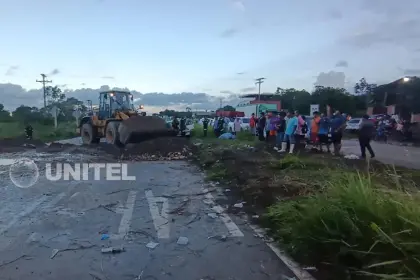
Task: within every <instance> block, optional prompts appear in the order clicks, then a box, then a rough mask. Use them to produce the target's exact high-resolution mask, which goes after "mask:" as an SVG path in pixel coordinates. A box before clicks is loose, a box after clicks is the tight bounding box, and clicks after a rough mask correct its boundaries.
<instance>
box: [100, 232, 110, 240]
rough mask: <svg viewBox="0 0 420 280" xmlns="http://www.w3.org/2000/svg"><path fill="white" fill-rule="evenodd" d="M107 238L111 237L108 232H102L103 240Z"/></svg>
mask: <svg viewBox="0 0 420 280" xmlns="http://www.w3.org/2000/svg"><path fill="white" fill-rule="evenodd" d="M107 239H109V234H106V233H104V234H102V236H101V240H107Z"/></svg>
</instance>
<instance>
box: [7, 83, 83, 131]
mask: <svg viewBox="0 0 420 280" xmlns="http://www.w3.org/2000/svg"><path fill="white" fill-rule="evenodd" d="M46 98H47V106H46V107H44V108H38V107H35V106H27V105H21V106H19V107H17V108H16V109H15V110H14V111H12V112H10V111H8V110H6V109H5V107H4V105H3V104H0V122H31V123H40V124H45V125H52V124H54V118H53V116H52V114H51V109H52V108H53V107H56V108H58V109H59V113H58V116H57V118H58V121H59V122H69V121H74V120H75V118H74V116H73V112H74V110H75V109H77V110H79V111H81V113H82V114H83V113H85V112H86V111H87V107H86V106H85V105H84V104H83V101H80V100H78V99H77V98H74V97H69V98H66V95H65V94H64V93H63V92H62V91H61V89H60V88H59V87H57V86H54V87H47V88H46Z"/></svg>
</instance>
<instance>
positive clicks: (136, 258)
mask: <svg viewBox="0 0 420 280" xmlns="http://www.w3.org/2000/svg"><path fill="white" fill-rule="evenodd" d="M56 156H58V155H56ZM71 156H76V155H71ZM71 156H70V155H68V156H66V157H67V158H69V157H71ZM51 157H52V156H51ZM76 157H77V156H76ZM77 160H78V159H77V158H76V159H74V161H76V162H77ZM79 160H86V157H83V156H80V158H79ZM43 164H44V163H42V162H41V163H38V166H40V165H41V166H42V165H43ZM3 169H4V168H3ZM40 169H41V170H42V169H43V168H42V167H41V168H40ZM3 171H4V170H3ZM128 175H130V176H136V180H134V181H107V180H106V179H105V178H104V176H101V178H100V179H99V180H94V178H93V176H92V174H89V178H88V180H86V181H75V180H71V181H65V180H58V181H55V182H52V181H48V180H46V178H45V175H44V174H42V172H41V175H40V177H39V178H38V181H37V183H36V184H35V185H34V186H32V187H29V188H18V187H16V186H15V185H14V184H13V183H12V182H11V181H10V179H9V177H8V174H7V172H3V173H1V172H0V197H1V199H2V202H1V207H0V279H2V280H3V279H19V280H33V279H43V280H49V279H61V280H74V279H77V280H85V279H86V280H88V279H89V280H91V279H100V280H102V279H103V280H106V279H110V280H111V279H118V280H125V279H127V280H134V279H155V280H157V279H158V280H165V279H168V280H169V279H171V280H199V279H206V280H210V279H214V280H248V279H249V280H251V279H252V280H256V279H273V280H285V279H293V277H294V275H293V273H292V272H291V271H290V270H289V269H288V268H287V267H286V265H285V264H284V263H282V262H281V261H280V260H279V258H278V257H277V256H276V255H275V254H274V252H273V251H272V250H271V249H270V248H269V247H268V246H267V245H266V243H265V242H264V240H263V239H262V238H261V237H259V236H257V235H255V233H254V231H253V230H252V229H251V228H250V227H249V225H248V222H247V221H246V220H244V219H243V218H241V216H240V215H234V214H231V213H226V212H225V209H224V208H225V207H226V206H227V204H228V203H229V202H228V201H227V200H226V199H225V198H224V196H223V194H220V192H216V191H214V192H213V190H214V189H215V188H214V185H209V183H206V182H205V181H204V178H203V174H202V173H201V172H199V171H198V170H197V169H196V168H195V167H194V166H191V165H189V164H188V163H187V162H181V161H172V162H133V163H129V166H128ZM218 189H222V190H223V188H218ZM206 190H207V191H209V192H207V191H206ZM180 237H186V238H187V239H188V243H187V244H177V241H178V239H179V238H180ZM151 242H152V243H151ZM153 243H158V245H156V244H153ZM148 244H149V245H148ZM153 245H154V246H156V247H154V246H153ZM121 246H122V248H123V251H122V252H116V253H103V252H102V250H103V249H106V248H110V247H113V248H116V249H118V248H121ZM148 246H149V247H151V248H148ZM153 247H154V248H153ZM296 279H297V278H296Z"/></svg>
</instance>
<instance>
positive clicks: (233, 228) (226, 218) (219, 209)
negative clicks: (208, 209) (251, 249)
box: [203, 189, 244, 237]
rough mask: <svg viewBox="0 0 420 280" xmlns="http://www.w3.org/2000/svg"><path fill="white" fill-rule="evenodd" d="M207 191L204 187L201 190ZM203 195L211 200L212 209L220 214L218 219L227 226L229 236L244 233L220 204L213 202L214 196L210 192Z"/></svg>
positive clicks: (240, 235) (239, 235)
mask: <svg viewBox="0 0 420 280" xmlns="http://www.w3.org/2000/svg"><path fill="white" fill-rule="evenodd" d="M207 191H208V190H206V189H205V190H203V192H207ZM204 197H205V198H206V199H208V200H209V201H212V202H213V204H214V206H213V207H212V210H213V211H214V212H216V213H218V214H219V215H220V219H221V220H222V221H223V223H224V224H225V226H226V227H227V229H228V231H229V234H230V236H232V237H243V236H244V234H243V233H242V231H241V230H240V229H239V227H238V226H237V225H236V224H235V223H234V222H233V221H232V219H231V218H230V217H229V215H228V214H226V213H225V212H224V209H223V208H222V207H221V206H220V205H217V204H216V203H215V202H214V196H213V195H212V194H211V193H209V192H208V193H206V194H205V195H204Z"/></svg>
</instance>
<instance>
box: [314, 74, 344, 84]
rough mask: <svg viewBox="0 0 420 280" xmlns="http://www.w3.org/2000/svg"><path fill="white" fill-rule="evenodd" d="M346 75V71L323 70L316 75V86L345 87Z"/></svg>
mask: <svg viewBox="0 0 420 280" xmlns="http://www.w3.org/2000/svg"><path fill="white" fill-rule="evenodd" d="M345 83H346V75H345V74H344V72H335V71H330V72H326V73H325V72H321V73H319V74H318V76H317V77H316V82H315V86H324V87H338V88H344V87H345Z"/></svg>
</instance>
